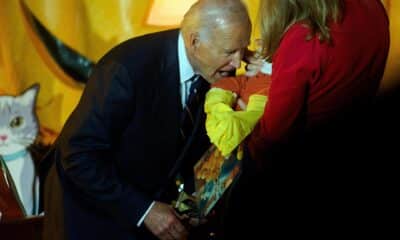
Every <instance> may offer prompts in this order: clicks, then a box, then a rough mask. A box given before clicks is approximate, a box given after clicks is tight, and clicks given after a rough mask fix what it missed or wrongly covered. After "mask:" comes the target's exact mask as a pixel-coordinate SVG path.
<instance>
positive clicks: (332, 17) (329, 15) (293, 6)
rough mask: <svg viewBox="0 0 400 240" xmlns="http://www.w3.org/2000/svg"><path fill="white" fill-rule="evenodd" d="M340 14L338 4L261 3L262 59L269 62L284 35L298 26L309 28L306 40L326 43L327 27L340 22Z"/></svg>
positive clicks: (329, 0)
mask: <svg viewBox="0 0 400 240" xmlns="http://www.w3.org/2000/svg"><path fill="white" fill-rule="evenodd" d="M341 11H342V4H341V0H261V1H260V11H259V18H260V25H261V26H260V27H261V37H262V40H263V55H264V56H265V57H266V58H267V59H270V58H271V57H272V55H273V54H274V53H275V51H276V49H277V48H278V46H279V43H280V41H281V38H282V36H283V34H284V33H285V31H286V30H287V29H288V28H289V27H290V26H291V25H292V24H294V23H297V22H303V23H304V24H306V25H307V26H308V27H309V28H310V30H311V31H310V35H309V36H308V37H307V39H306V40H310V39H311V38H312V37H314V36H317V37H318V38H319V39H320V41H327V42H329V41H330V40H331V36H330V32H329V27H328V25H329V23H330V22H331V21H334V22H337V21H339V20H340V16H341Z"/></svg>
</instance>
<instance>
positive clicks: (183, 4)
mask: <svg viewBox="0 0 400 240" xmlns="http://www.w3.org/2000/svg"><path fill="white" fill-rule="evenodd" d="M194 2H196V0H154V1H153V4H152V6H151V8H150V12H149V15H148V17H147V21H146V23H147V24H148V25H153V26H178V25H179V24H180V23H181V21H182V18H183V15H184V14H185V12H186V11H187V10H188V9H189V8H190V6H191V5H192V4H193V3H194Z"/></svg>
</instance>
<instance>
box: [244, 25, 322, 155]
mask: <svg viewBox="0 0 400 240" xmlns="http://www.w3.org/2000/svg"><path fill="white" fill-rule="evenodd" d="M307 34H308V29H307V28H305V27H303V26H302V25H299V24H297V25H294V26H293V27H292V28H291V29H290V30H289V31H288V32H287V33H286V35H285V36H284V38H283V39H282V42H281V44H280V47H279V49H278V50H277V52H276V54H275V57H274V59H273V65H272V67H273V69H272V76H271V78H272V79H271V87H270V91H269V99H268V104H267V106H266V109H265V112H264V115H263V117H262V119H261V120H260V122H259V124H258V126H257V127H256V129H255V130H254V131H253V134H252V136H251V137H250V142H249V148H250V152H251V154H252V155H253V157H254V158H256V159H257V158H258V159H260V157H261V156H259V157H256V156H257V155H260V154H264V153H265V151H266V150H268V149H269V148H270V147H271V146H272V145H274V144H277V143H282V142H285V141H287V140H288V138H289V137H290V135H291V134H292V133H294V132H295V131H296V129H297V128H298V127H299V126H298V124H299V122H300V121H301V116H302V113H304V111H305V109H304V108H305V103H306V95H307V89H308V83H309V81H312V79H313V78H315V77H316V75H317V71H316V69H317V68H316V67H315V66H317V62H318V59H317V58H318V57H317V56H318V53H317V52H316V51H318V50H317V49H318V47H317V45H318V43H317V42H316V41H318V40H314V39H312V40H309V41H306V40H305V38H306V36H307Z"/></svg>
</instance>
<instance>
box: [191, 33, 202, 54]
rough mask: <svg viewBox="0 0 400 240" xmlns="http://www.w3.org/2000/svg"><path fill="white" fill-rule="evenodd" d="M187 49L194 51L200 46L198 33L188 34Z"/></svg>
mask: <svg viewBox="0 0 400 240" xmlns="http://www.w3.org/2000/svg"><path fill="white" fill-rule="evenodd" d="M189 45H190V46H189V47H190V48H191V49H192V50H193V51H195V50H197V48H198V47H199V46H200V36H199V33H198V32H194V33H191V34H190V37H189Z"/></svg>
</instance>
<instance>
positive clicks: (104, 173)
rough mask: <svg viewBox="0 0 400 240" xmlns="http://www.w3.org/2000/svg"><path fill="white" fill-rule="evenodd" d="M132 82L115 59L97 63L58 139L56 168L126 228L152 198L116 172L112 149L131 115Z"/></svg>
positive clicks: (105, 212)
mask: <svg viewBox="0 0 400 240" xmlns="http://www.w3.org/2000/svg"><path fill="white" fill-rule="evenodd" d="M134 101H135V89H134V81H133V80H132V79H131V76H130V75H129V73H128V72H127V70H126V69H125V68H124V67H123V66H122V65H120V64H118V63H116V62H108V63H107V64H101V63H100V64H99V65H98V66H97V67H96V69H95V70H94V72H93V74H92V75H91V77H90V79H89V82H88V83H87V85H86V88H85V90H84V93H83V95H82V98H81V101H80V103H79V104H78V106H77V108H76V109H75V111H74V112H73V113H72V115H71V117H70V119H69V120H68V122H67V123H66V125H65V127H64V129H63V133H62V135H61V136H60V140H59V149H60V154H61V166H62V171H63V172H64V174H65V176H66V179H67V182H68V184H71V185H72V186H73V188H74V189H77V190H78V193H79V194H80V196H79V197H80V198H82V199H83V200H84V201H87V203H89V204H90V205H91V206H94V207H96V208H97V209H98V211H102V212H103V214H107V215H109V216H110V217H112V218H114V219H115V220H116V221H118V222H120V223H121V224H122V225H124V226H126V227H132V226H135V225H136V224H137V222H138V221H139V219H140V218H141V217H142V215H143V214H144V213H145V212H146V210H147V209H148V207H149V206H150V204H151V203H152V201H153V199H150V198H149V197H148V196H146V195H145V194H143V193H142V192H140V190H139V189H137V188H135V186H132V185H131V184H127V183H126V182H124V181H122V180H121V178H120V177H119V176H118V174H117V171H116V168H117V163H116V162H115V161H114V160H113V158H112V154H111V153H112V151H113V149H115V148H116V147H117V146H118V142H119V141H120V136H121V134H123V131H124V129H125V128H126V126H127V125H128V123H129V121H130V119H131V118H132V117H133V115H134V111H135V109H134V106H135V104H134Z"/></svg>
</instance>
